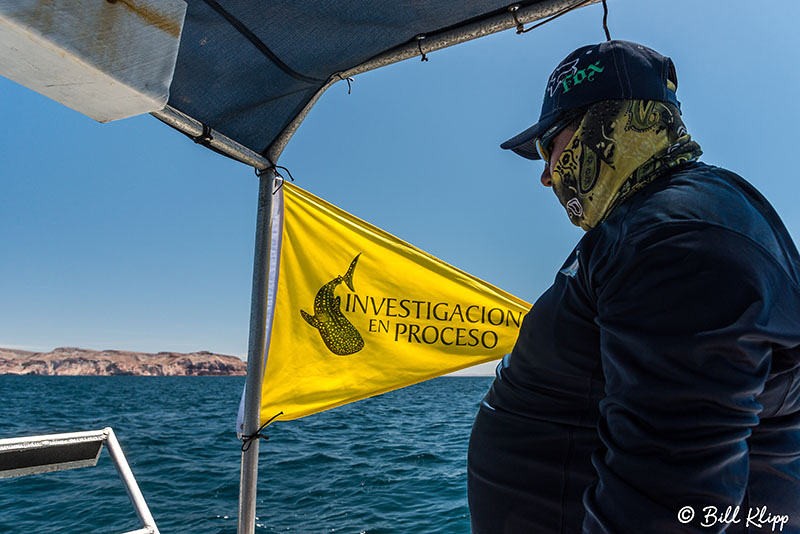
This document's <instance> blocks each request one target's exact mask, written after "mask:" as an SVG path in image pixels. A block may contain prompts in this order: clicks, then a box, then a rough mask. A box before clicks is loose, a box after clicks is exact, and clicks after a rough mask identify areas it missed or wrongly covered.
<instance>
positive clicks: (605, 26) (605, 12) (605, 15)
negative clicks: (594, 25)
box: [603, 0, 611, 41]
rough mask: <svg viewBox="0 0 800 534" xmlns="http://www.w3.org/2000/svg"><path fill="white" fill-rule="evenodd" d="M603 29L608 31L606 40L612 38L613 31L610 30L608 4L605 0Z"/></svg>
mask: <svg viewBox="0 0 800 534" xmlns="http://www.w3.org/2000/svg"><path fill="white" fill-rule="evenodd" d="M603 31H605V32H606V41H610V40H611V33H610V32H609V31H608V4H606V0H603Z"/></svg>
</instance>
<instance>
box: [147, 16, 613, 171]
mask: <svg viewBox="0 0 800 534" xmlns="http://www.w3.org/2000/svg"><path fill="white" fill-rule="evenodd" d="M596 1H599V0H528V1H521V2H519V3H516V4H510V3H509V1H508V0H459V1H458V2H430V1H427V0H336V1H335V2H331V1H329V0H309V1H305V2H296V1H294V0H282V1H278V0H273V1H269V2H253V1H252V0H225V1H224V2H222V1H217V0H188V2H187V11H186V19H185V23H184V27H183V32H182V35H181V41H180V49H179V52H178V57H177V64H176V68H175V73H174V77H173V80H172V84H171V86H170V95H169V101H168V106H167V108H166V109H165V110H163V111H161V112H156V113H154V115H155V116H157V117H158V118H160V119H161V120H164V121H165V122H167V123H168V124H170V125H171V126H173V127H175V128H178V129H179V130H181V131H183V133H185V134H187V135H189V136H191V137H194V138H195V139H196V141H198V142H202V143H203V144H205V145H206V146H209V147H210V148H212V149H214V150H217V151H219V152H222V153H224V154H226V155H228V156H231V157H234V158H236V159H239V160H240V161H244V162H246V163H248V164H250V165H253V166H255V167H257V168H265V167H269V166H272V164H273V163H274V162H276V161H277V158H278V156H279V155H280V153H281V151H282V150H283V147H284V146H285V144H286V142H288V140H289V138H290V137H291V135H292V134H293V133H294V131H295V130H296V129H297V127H298V126H299V124H300V122H302V120H303V118H304V117H305V115H306V114H307V113H308V111H309V110H310V108H311V106H313V104H314V102H315V101H316V100H317V99H318V98H319V96H320V95H321V94H322V93H323V92H324V91H325V90H326V89H327V88H328V87H329V86H331V85H332V84H334V83H336V82H339V81H346V80H347V79H348V78H349V77H350V76H353V75H355V74H358V73H361V72H364V71H367V70H371V69H374V68H377V67H380V66H384V65H388V64H390V63H394V62H396V61H400V60H402V59H407V58H410V57H414V56H420V55H424V54H425V53H427V52H430V51H433V50H436V49H439V48H444V47H446V46H450V45H453V44H457V43H460V42H463V41H466V40H470V39H474V38H477V37H481V36H483V35H488V34H490V33H494V32H497V31H501V30H505V29H509V28H513V27H515V26H516V27H518V28H519V27H520V26H521V25H522V24H525V23H527V22H531V21H534V20H538V19H541V18H544V17H548V16H553V15H558V14H559V13H562V12H566V11H569V10H571V9H573V8H575V7H579V6H582V5H585V4H590V3H594V2H596ZM220 137H222V138H228V139H227V140H223V141H220ZM212 139H216V141H212ZM228 141H232V142H233V143H230V142H228ZM237 145H241V146H237ZM231 147H233V148H231ZM242 148H245V150H241V149H242ZM248 152H252V153H251V154H249V155H248V154H247V153H248Z"/></svg>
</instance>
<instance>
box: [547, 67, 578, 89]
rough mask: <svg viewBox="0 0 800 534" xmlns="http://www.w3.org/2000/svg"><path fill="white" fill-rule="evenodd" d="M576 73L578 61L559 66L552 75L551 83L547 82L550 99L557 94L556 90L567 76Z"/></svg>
mask: <svg viewBox="0 0 800 534" xmlns="http://www.w3.org/2000/svg"><path fill="white" fill-rule="evenodd" d="M576 72H578V60H577V59H575V60H573V61H570V62H569V63H564V64H563V65H559V66H558V67H557V68H556V70H554V71H553V74H551V75H550V81H548V82H547V93H548V94H549V95H550V98H553V93H555V92H556V88H557V87H558V86H559V85H561V82H563V81H564V78H566V77H567V76H572V75H574V74H575V73H576Z"/></svg>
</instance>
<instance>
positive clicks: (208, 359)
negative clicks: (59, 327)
mask: <svg viewBox="0 0 800 534" xmlns="http://www.w3.org/2000/svg"><path fill="white" fill-rule="evenodd" d="M246 370H247V363H246V362H244V361H242V360H241V359H239V358H237V357H236V356H228V355H225V354H215V353H212V352H207V351H200V352H191V353H185V354H184V353H180V352H158V353H155V354H152V353H146V352H131V351H122V350H90V349H81V348H76V347H60V348H57V349H54V350H52V351H50V352H30V351H24V350H15V349H4V348H0V375H3V374H6V375H8V374H11V375H47V376H119V375H135V376H241V375H244V374H245V373H246Z"/></svg>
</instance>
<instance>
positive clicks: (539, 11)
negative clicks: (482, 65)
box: [151, 0, 601, 170]
mask: <svg viewBox="0 0 800 534" xmlns="http://www.w3.org/2000/svg"><path fill="white" fill-rule="evenodd" d="M600 1H601V0H544V1H542V2H539V3H537V4H534V5H531V6H523V7H520V6H519V5H518V4H512V5H511V6H509V9H508V11H506V12H505V13H501V14H496V15H491V16H488V17H485V18H483V19H480V20H477V21H475V22H471V23H469V24H465V25H463V26H458V27H455V28H452V29H449V30H445V31H441V32H436V33H432V34H429V35H424V36H418V37H424V39H414V40H412V41H409V42H407V43H405V44H403V45H401V46H399V47H395V48H393V49H391V50H388V51H386V52H384V53H382V54H379V55H377V56H375V57H373V58H372V59H369V60H367V61H365V62H363V63H361V64H359V65H356V66H355V67H353V68H351V69H348V70H345V71H342V72H335V73H333V74H332V75H331V76H330V77H329V78H328V81H327V82H326V83H325V85H323V86H322V87H321V88H320V89H319V90H318V91H317V92H316V93H315V94H314V96H313V97H312V98H311V100H309V101H308V103H306V105H305V106H304V107H303V109H302V110H301V111H300V113H298V114H297V115H296V116H295V117H294V118H293V119H292V121H291V122H290V123H289V124H288V126H286V127H285V128H284V129H283V131H281V133H280V134H279V135H278V136H277V137H276V138H275V140H274V141H273V142H272V143H271V144H270V145H269V147H268V148H267V150H266V151H265V152H264V154H259V153H257V152H255V151H253V150H251V149H249V148H247V147H245V146H243V145H242V144H240V143H238V142H236V141H234V140H233V139H230V138H229V137H227V136H225V135H224V134H222V133H220V132H217V131H215V130H213V129H211V128H208V126H206V125H204V124H203V123H202V122H200V121H198V120H196V119H194V118H192V117H190V116H189V115H187V114H185V113H183V112H181V111H179V110H177V109H175V108H173V107H171V106H167V107H165V108H164V109H162V110H160V111H154V112H152V113H151V115H153V116H154V117H156V118H157V119H159V120H161V121H162V122H164V123H166V124H168V125H170V126H172V127H173V128H175V129H177V130H179V131H181V132H183V133H184V134H186V135H187V136H189V137H191V138H193V139H195V141H196V142H198V143H201V144H203V145H205V146H207V147H208V148H211V149H212V150H214V151H216V152H220V153H222V154H224V155H225V156H228V157H230V158H232V159H235V160H237V161H239V162H242V163H244V164H246V165H250V166H251V167H254V168H255V169H256V170H265V169H268V168H271V167H274V166H275V164H276V163H277V161H278V159H279V158H280V155H281V154H282V153H283V150H284V149H285V148H286V145H287V144H288V143H289V140H290V139H291V138H292V136H293V135H294V134H295V132H296V131H297V129H298V128H299V127H300V124H301V123H302V122H303V120H305V118H306V117H307V116H308V114H309V112H310V111H311V109H312V108H313V107H314V105H315V104H316V103H317V101H318V100H319V99H320V97H321V96H322V94H323V93H325V91H327V90H328V89H329V88H330V87H331V86H333V85H334V84H335V83H337V82H341V81H343V80H347V79H348V78H352V77H353V76H356V75H358V74H362V73H364V72H368V71H371V70H375V69H377V68H380V67H385V66H387V65H391V64H393V63H397V62H399V61H403V60H405V59H410V58H413V57H417V56H420V55H423V54H429V53H431V52H434V51H436V50H441V49H443V48H448V47H451V46H453V45H457V44H461V43H464V42H467V41H471V40H473V39H477V38H479V37H485V36H487V35H491V34H493V33H497V32H501V31H504V30H508V29H511V28H517V27H519V26H520V25H522V24H527V23H530V22H536V21H538V20H541V19H545V18H547V17H551V16H555V15H560V14H563V13H566V12H567V11H571V10H573V9H576V8H578V7H583V6H588V5H591V4H596V3H598V2H600Z"/></svg>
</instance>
